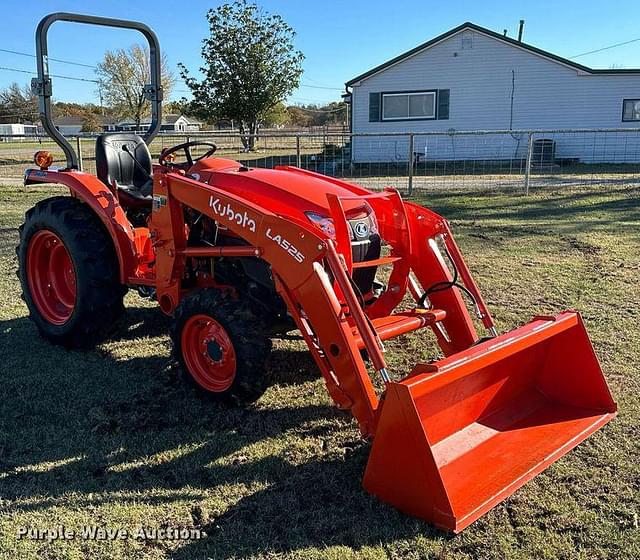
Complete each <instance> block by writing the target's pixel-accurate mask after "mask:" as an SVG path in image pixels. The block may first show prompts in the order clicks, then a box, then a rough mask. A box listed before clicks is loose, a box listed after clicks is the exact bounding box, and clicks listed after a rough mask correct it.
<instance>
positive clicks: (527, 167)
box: [524, 132, 533, 195]
mask: <svg viewBox="0 0 640 560" xmlns="http://www.w3.org/2000/svg"><path fill="white" fill-rule="evenodd" d="M532 155H533V132H529V134H528V135H527V161H526V163H525V164H524V194H525V195H528V194H529V183H530V182H531V156H532Z"/></svg>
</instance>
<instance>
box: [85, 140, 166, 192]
mask: <svg viewBox="0 0 640 560" xmlns="http://www.w3.org/2000/svg"><path fill="white" fill-rule="evenodd" d="M134 158H135V159H134ZM136 160H137V161H136ZM96 175H97V176H98V179H100V180H101V181H102V182H103V183H104V184H105V185H106V186H107V187H110V188H111V187H112V186H113V185H114V184H115V186H116V187H117V188H118V189H119V190H121V191H123V192H124V193H126V194H127V195H129V196H131V197H132V198H134V199H136V200H138V201H140V202H146V201H148V202H151V195H152V192H153V180H152V179H151V154H150V153H149V148H148V147H147V145H146V144H145V142H144V140H143V139H142V138H140V136H138V135H137V134H132V133H129V132H125V133H121V132H116V133H112V134H101V135H100V136H98V138H97V139H96Z"/></svg>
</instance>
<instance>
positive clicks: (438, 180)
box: [0, 129, 640, 193]
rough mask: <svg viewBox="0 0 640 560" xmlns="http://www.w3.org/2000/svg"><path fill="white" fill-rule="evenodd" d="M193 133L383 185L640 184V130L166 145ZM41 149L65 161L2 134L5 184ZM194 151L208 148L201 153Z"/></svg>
mask: <svg viewBox="0 0 640 560" xmlns="http://www.w3.org/2000/svg"><path fill="white" fill-rule="evenodd" d="M188 140H202V141H206V142H213V143H214V144H216V145H217V147H218V151H217V154H216V155H217V156H218V157H228V158H231V159H235V160H238V161H241V162H242V163H244V164H245V165H247V166H249V167H265V168H273V167H276V166H278V165H293V166H297V167H301V168H304V169H308V170H311V171H316V172H319V173H323V174H325V175H330V176H332V177H338V178H344V179H346V180H351V181H354V182H357V183H359V184H361V185H363V186H366V187H368V188H373V189H379V188H383V187H386V186H393V187H396V188H399V189H400V190H402V191H404V192H405V193H407V192H408V193H411V192H412V191H413V190H420V189H429V190H431V189H473V190H478V189H480V190H483V189H484V190H488V189H512V190H519V191H524V192H529V190H530V189H532V188H540V187H561V186H582V185H594V184H596V185H597V184H614V185H616V184H619V185H629V184H638V182H639V180H640V129H597V130H522V131H470V132H459V131H449V132H437V133H436V132H432V133H388V134H349V133H346V132H345V133H340V132H338V133H336V132H321V133H316V132H314V133H297V134H292V133H277V132H265V133H263V134H260V135H258V136H257V137H256V140H255V148H254V150H252V151H250V152H247V151H245V149H244V147H243V145H242V142H241V140H240V136H239V135H238V133H237V132H236V133H233V132H198V133H195V132H194V133H180V134H177V133H162V134H159V135H158V136H157V137H156V138H155V139H154V140H153V142H152V143H151V145H150V150H151V153H152V156H153V158H154V159H157V157H158V156H159V155H160V152H161V151H162V149H163V148H166V147H169V146H173V145H176V144H179V143H182V142H185V141H188ZM70 142H71V143H72V145H73V146H74V147H75V148H76V151H78V153H79V154H80V155H81V161H82V166H83V170H84V171H87V172H90V173H95V147H94V144H95V136H90V135H83V136H76V137H72V138H70ZM37 150H49V151H50V152H51V153H52V154H53V155H54V165H59V166H64V164H65V160H64V157H63V154H62V151H61V150H60V148H59V147H58V146H57V145H56V144H55V143H54V142H53V141H52V140H51V139H49V138H47V137H36V136H11V135H9V136H6V135H5V136H1V137H0V181H3V180H5V181H15V180H20V179H21V178H22V174H23V172H24V169H25V168H27V167H30V166H31V165H32V161H33V160H32V158H33V154H34V152H35V151H37ZM194 153H195V155H196V156H197V155H198V154H199V153H202V152H198V150H197V149H195V150H194Z"/></svg>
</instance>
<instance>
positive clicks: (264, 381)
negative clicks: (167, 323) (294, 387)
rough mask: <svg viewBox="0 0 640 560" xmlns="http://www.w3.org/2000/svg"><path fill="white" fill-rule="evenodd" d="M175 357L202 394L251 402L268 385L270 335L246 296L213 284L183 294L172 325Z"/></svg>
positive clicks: (241, 402) (240, 401) (227, 399)
mask: <svg viewBox="0 0 640 560" xmlns="http://www.w3.org/2000/svg"><path fill="white" fill-rule="evenodd" d="M171 339H172V341H173V351H174V356H175V358H176V360H177V361H178V362H179V364H180V366H181V368H182V371H183V372H184V373H185V376H186V378H187V380H188V381H189V382H191V383H192V384H193V385H194V386H195V388H196V389H197V390H198V391H199V393H200V394H202V395H204V396H207V397H209V398H213V399H216V400H225V401H230V402H232V403H234V404H250V403H253V402H255V401H256V400H258V399H259V398H260V397H261V396H262V394H263V393H264V392H265V391H266V389H267V387H268V384H269V379H268V376H267V371H266V367H265V366H266V361H267V358H268V357H269V354H270V353H271V340H270V339H269V338H268V337H267V336H266V335H265V334H264V330H263V328H262V325H261V324H260V323H259V321H258V319H257V318H256V316H255V315H254V314H253V313H252V312H251V310H250V308H249V306H248V305H247V304H246V302H242V301H240V300H235V299H233V298H232V297H231V296H230V295H228V294H226V293H224V292H221V291H219V290H215V289H205V290H200V291H197V292H194V293H192V294H190V295H188V296H187V297H185V298H184V299H183V300H182V302H181V303H180V305H179V306H178V307H177V309H176V312H175V315H174V320H173V323H172V326H171Z"/></svg>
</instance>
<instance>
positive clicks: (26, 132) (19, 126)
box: [0, 123, 38, 142]
mask: <svg viewBox="0 0 640 560" xmlns="http://www.w3.org/2000/svg"><path fill="white" fill-rule="evenodd" d="M37 135H38V126H37V125H35V124H24V123H10V124H0V140H2V141H3V142H7V141H8V140H11V137H12V136H37Z"/></svg>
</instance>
